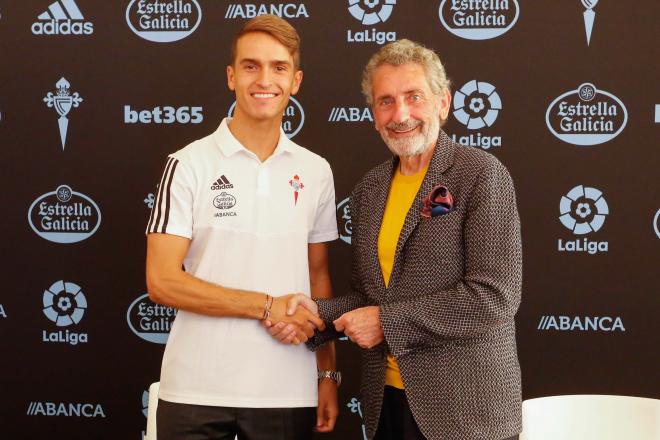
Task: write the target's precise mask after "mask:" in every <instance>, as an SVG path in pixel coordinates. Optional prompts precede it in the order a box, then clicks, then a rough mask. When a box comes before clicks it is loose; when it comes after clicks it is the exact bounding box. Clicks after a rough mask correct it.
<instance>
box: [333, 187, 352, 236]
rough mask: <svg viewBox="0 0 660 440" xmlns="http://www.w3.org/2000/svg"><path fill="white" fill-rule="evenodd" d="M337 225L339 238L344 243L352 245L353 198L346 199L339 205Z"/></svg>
mask: <svg viewBox="0 0 660 440" xmlns="http://www.w3.org/2000/svg"><path fill="white" fill-rule="evenodd" d="M337 224H338V225H339V238H341V240H342V241H343V242H344V243H348V244H351V236H352V234H353V225H352V224H351V198H350V197H346V198H345V199H344V200H342V201H341V202H339V203H338V204H337Z"/></svg>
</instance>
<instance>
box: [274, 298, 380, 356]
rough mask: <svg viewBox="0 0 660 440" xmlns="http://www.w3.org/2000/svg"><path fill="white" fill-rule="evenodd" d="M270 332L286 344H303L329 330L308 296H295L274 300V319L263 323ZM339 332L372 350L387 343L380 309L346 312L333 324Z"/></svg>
mask: <svg viewBox="0 0 660 440" xmlns="http://www.w3.org/2000/svg"><path fill="white" fill-rule="evenodd" d="M262 323H263V326H264V327H265V328H266V329H267V330H268V333H270V335H271V336H272V337H273V338H275V339H276V340H278V341H280V342H282V343H283V344H296V345H297V344H301V343H305V342H307V340H308V339H309V338H311V337H312V336H314V332H315V331H316V330H317V329H318V330H319V331H323V330H325V323H324V322H323V320H322V319H321V318H320V317H319V309H318V306H317V305H316V302H314V300H313V299H311V298H310V297H308V296H305V295H303V294H301V293H293V294H289V295H285V296H280V297H278V298H274V299H273V304H272V307H271V310H270V316H269V317H268V318H267V319H265V320H263V321H262ZM333 324H334V326H335V330H337V331H338V332H344V334H345V335H346V336H347V337H348V339H350V340H351V341H353V342H355V343H356V344H357V345H359V346H360V347H362V348H372V347H375V346H376V345H378V344H380V343H381V342H383V340H384V334H383V328H382V326H381V322H380V307H378V306H366V307H360V308H357V309H354V310H351V311H350V312H346V313H344V314H343V315H341V316H340V317H339V318H337V319H335V320H334V321H333Z"/></svg>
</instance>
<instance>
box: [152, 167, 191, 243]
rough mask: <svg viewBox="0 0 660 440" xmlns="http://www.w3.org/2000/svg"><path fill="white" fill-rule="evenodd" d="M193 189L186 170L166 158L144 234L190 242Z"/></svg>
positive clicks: (189, 173)
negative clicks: (168, 235)
mask: <svg viewBox="0 0 660 440" xmlns="http://www.w3.org/2000/svg"><path fill="white" fill-rule="evenodd" d="M193 185H194V179H193V175H192V173H191V172H190V169H189V168H188V167H187V166H186V165H185V164H183V163H182V162H181V161H180V160H179V159H177V158H176V157H175V156H173V155H170V156H169V157H168V158H167V164H166V165H165V171H164V172H163V177H162V178H161V179H160V184H159V185H158V195H157V196H156V200H155V202H154V206H153V208H152V209H151V216H150V217H149V223H148V224H147V231H146V233H147V234H150V233H154V232H156V233H162V234H172V235H179V236H181V237H185V238H189V239H190V238H192V227H193V218H192V213H193V193H194V191H193Z"/></svg>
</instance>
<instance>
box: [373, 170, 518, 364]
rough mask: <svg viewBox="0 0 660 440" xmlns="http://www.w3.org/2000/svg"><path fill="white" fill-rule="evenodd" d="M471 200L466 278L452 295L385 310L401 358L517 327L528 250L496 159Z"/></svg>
mask: <svg viewBox="0 0 660 440" xmlns="http://www.w3.org/2000/svg"><path fill="white" fill-rule="evenodd" d="M493 159H494V158H493ZM466 200H467V214H466V219H465V222H464V227H463V243H464V247H465V249H464V255H465V262H464V267H465V269H464V277H463V278H462V279H461V280H460V281H459V282H457V283H456V284H455V285H453V286H452V287H451V288H449V289H443V290H436V291H430V292H428V291H427V292H424V293H423V294H422V295H420V296H417V297H407V298H406V299H404V300H401V301H398V302H392V303H388V304H382V305H381V306H380V318H381V324H382V327H383V330H384V333H385V338H386V340H387V343H388V345H389V347H390V350H391V352H392V354H394V355H395V356H397V355H401V354H404V353H406V352H407V351H409V350H412V349H415V348H418V347H420V346H421V347H423V346H428V345H438V342H439V341H438V339H464V338H474V337H479V336H483V335H484V334H486V333H487V332H489V331H491V330H493V329H495V328H497V327H500V326H502V325H504V324H506V323H507V322H512V321H513V318H514V315H515V314H516V311H517V310H518V306H519V304H520V298H521V284H522V249H521V237H520V219H519V216H518V210H517V207H516V197H515V192H514V187H513V182H512V179H511V176H510V175H509V173H508V171H507V170H506V168H505V167H504V166H503V165H502V164H501V163H500V162H499V161H497V160H496V159H495V160H492V161H489V162H488V163H487V164H486V166H485V167H484V168H483V170H482V172H481V173H480V176H479V177H478V178H477V179H476V182H475V184H474V185H473V187H472V189H471V190H470V193H469V195H468V197H467V199H466ZM393 296H394V295H393Z"/></svg>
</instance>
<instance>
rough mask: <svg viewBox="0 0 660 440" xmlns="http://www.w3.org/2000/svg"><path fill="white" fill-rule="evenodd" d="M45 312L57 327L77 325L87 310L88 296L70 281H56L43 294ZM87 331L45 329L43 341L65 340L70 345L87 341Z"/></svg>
mask: <svg viewBox="0 0 660 440" xmlns="http://www.w3.org/2000/svg"><path fill="white" fill-rule="evenodd" d="M42 303H43V312H44V315H46V318H48V319H49V320H50V321H52V322H53V323H54V324H55V325H56V326H57V327H68V326H70V325H77V324H79V323H80V321H81V320H82V318H83V315H84V314H85V310H87V298H86V297H85V294H84V293H83V291H82V289H81V287H80V286H79V285H77V284H75V283H72V282H70V281H64V280H60V281H56V282H54V283H53V284H52V285H51V286H50V287H49V288H48V289H46V290H44V294H43V299H42ZM88 340H89V337H88V335H87V333H77V332H74V331H70V330H68V329H66V330H64V331H62V330H58V331H54V332H51V331H47V330H44V331H43V335H42V341H43V342H63V343H66V344H69V345H77V344H78V343H87V342H88Z"/></svg>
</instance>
